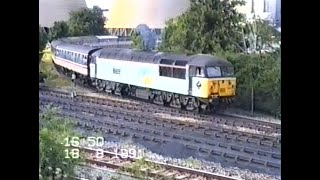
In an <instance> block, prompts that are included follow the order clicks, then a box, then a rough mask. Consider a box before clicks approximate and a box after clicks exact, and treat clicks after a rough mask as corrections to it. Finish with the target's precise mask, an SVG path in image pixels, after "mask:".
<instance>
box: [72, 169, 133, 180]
mask: <svg viewBox="0 0 320 180" xmlns="http://www.w3.org/2000/svg"><path fill="white" fill-rule="evenodd" d="M75 174H76V176H77V177H79V178H83V179H88V180H96V179H97V178H98V177H101V178H102V179H101V180H108V179H112V178H115V179H119V180H120V179H121V180H137V179H136V178H132V177H129V176H125V175H120V174H119V173H117V172H113V171H111V170H106V169H105V168H104V167H99V166H95V167H87V166H76V167H75Z"/></svg>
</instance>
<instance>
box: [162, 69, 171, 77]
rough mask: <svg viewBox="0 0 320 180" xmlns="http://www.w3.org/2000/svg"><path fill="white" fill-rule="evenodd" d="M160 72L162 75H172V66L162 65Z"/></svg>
mask: <svg viewBox="0 0 320 180" xmlns="http://www.w3.org/2000/svg"><path fill="white" fill-rule="evenodd" d="M159 73H160V76H164V77H172V67H164V66H160V67H159Z"/></svg>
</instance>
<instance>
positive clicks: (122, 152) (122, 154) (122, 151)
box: [96, 148, 144, 159]
mask: <svg viewBox="0 0 320 180" xmlns="http://www.w3.org/2000/svg"><path fill="white" fill-rule="evenodd" d="M104 152H105V151H104V150H103V149H97V150H96V158H97V159H98V158H104ZM113 153H115V154H116V157H117V158H123V159H126V158H134V159H141V158H143V157H144V151H143V150H141V149H139V150H136V149H133V148H129V149H127V148H115V149H114V150H113Z"/></svg>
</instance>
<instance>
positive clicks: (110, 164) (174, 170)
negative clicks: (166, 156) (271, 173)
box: [78, 147, 240, 180]
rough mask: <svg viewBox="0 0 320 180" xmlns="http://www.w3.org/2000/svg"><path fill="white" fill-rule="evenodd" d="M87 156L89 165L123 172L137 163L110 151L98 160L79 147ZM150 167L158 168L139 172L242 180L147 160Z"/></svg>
mask: <svg viewBox="0 0 320 180" xmlns="http://www.w3.org/2000/svg"><path fill="white" fill-rule="evenodd" d="M78 148H80V149H81V150H82V151H84V152H85V153H86V154H87V158H86V159H85V163H86V164H87V165H90V166H91V165H98V166H100V167H106V168H110V169H115V170H122V171H123V172H129V173H130V170H131V169H130V165H132V164H133V163H134V162H136V161H137V160H138V159H136V158H130V157H127V158H121V157H119V155H118V154H116V153H114V152H110V151H104V153H103V154H104V157H103V158H101V159H100V158H96V157H95V153H96V150H95V149H91V148H85V147H78ZM145 161H146V163H147V164H149V167H150V166H151V167H156V168H152V169H149V168H146V167H139V169H138V171H141V172H143V173H144V174H145V175H147V176H148V177H150V178H154V179H172V180H182V179H185V180H186V179H188V180H240V179H239V178H235V177H229V176H224V175H219V174H215V173H211V172H206V171H202V170H196V169H190V168H186V167H181V166H176V165H171V164H166V163H161V162H156V161H150V160H145Z"/></svg>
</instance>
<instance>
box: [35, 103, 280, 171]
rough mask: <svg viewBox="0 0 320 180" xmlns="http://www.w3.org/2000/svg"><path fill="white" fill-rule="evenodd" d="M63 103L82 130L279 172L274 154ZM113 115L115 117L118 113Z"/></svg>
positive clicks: (64, 113) (276, 155)
mask: <svg viewBox="0 0 320 180" xmlns="http://www.w3.org/2000/svg"><path fill="white" fill-rule="evenodd" d="M40 99H41V101H40V104H41V103H42V104H49V102H51V101H50V100H48V99H47V100H48V101H46V100H45V98H44V97H40ZM44 101H46V102H47V103H46V102H44ZM62 102H63V101H61V100H60V105H59V104H57V106H60V107H61V104H64V103H62ZM65 103H66V104H65V105H62V106H63V108H64V109H65V110H69V112H65V111H62V114H63V115H64V116H68V117H72V118H75V119H81V120H82V121H81V122H78V125H79V126H83V127H85V128H90V129H100V130H101V131H103V132H104V133H106V134H108V133H109V134H110V133H112V134H118V135H122V136H131V137H132V138H141V139H143V140H149V141H154V142H157V143H163V142H168V141H169V142H170V141H174V142H179V143H181V144H184V145H185V146H186V147H187V148H190V149H195V150H198V151H200V152H203V153H207V154H209V155H213V156H219V157H223V158H227V159H229V160H230V161H236V162H240V161H241V162H242V163H247V164H260V165H262V166H266V167H269V168H270V167H275V168H280V159H281V156H280V154H278V153H274V152H268V151H262V150H258V149H253V148H248V147H241V146H234V145H228V144H226V143H217V142H213V141H207V140H204V139H201V138H195V137H190V136H189V137H188V136H185V135H181V134H180V135H177V133H175V134H172V133H168V132H170V131H168V130H159V129H158V128H157V129H154V127H153V126H151V127H150V125H149V126H147V125H145V124H146V123H141V122H143V121H139V120H138V121H139V122H138V123H132V122H130V121H129V122H128V121H127V122H126V121H125V118H126V117H127V120H129V119H130V118H128V116H129V114H128V116H123V117H122V118H121V117H119V116H118V115H116V114H113V115H112V114H103V113H110V112H105V111H100V112H101V113H102V114H101V115H99V114H98V113H96V114H95V115H94V116H90V115H89V116H88V115H84V114H81V113H79V112H82V111H87V112H89V113H94V111H95V110H94V109H95V107H92V106H91V105H87V106H86V105H84V106H83V107H80V106H79V104H77V103H74V104H68V103H70V101H68V100H66V101H65ZM90 108H91V109H90ZM114 112H117V113H119V109H118V110H116V111H114ZM111 113H112V112H111ZM151 125H152V124H151ZM153 125H154V124H153Z"/></svg>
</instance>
